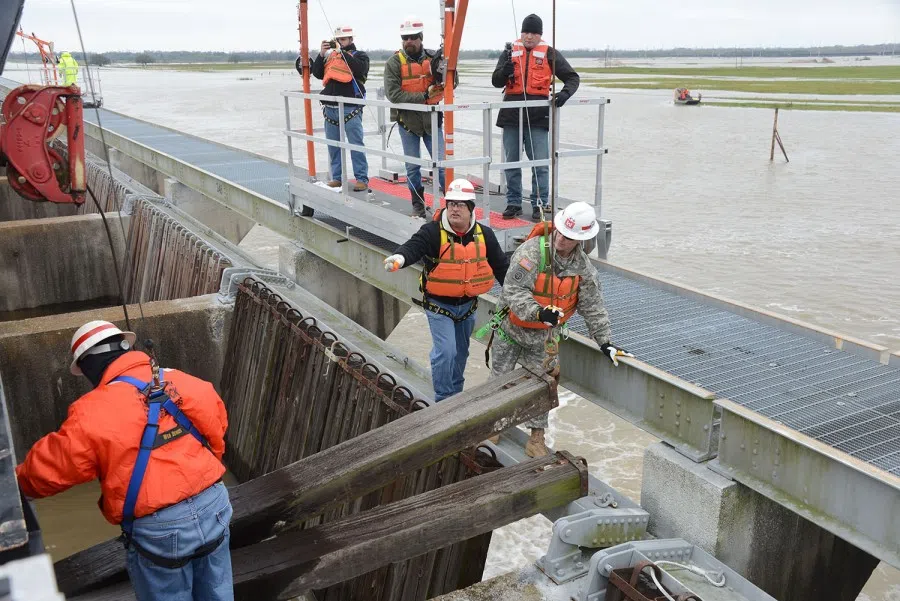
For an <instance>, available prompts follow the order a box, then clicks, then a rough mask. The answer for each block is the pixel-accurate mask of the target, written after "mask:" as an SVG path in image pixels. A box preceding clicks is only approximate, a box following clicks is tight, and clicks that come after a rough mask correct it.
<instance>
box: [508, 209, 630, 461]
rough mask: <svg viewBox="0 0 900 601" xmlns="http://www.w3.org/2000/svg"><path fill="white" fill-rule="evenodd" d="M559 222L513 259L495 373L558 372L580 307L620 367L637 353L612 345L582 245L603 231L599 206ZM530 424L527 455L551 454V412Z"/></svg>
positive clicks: (526, 244) (594, 335) (593, 272)
mask: <svg viewBox="0 0 900 601" xmlns="http://www.w3.org/2000/svg"><path fill="white" fill-rule="evenodd" d="M553 226H554V227H553V229H554V230H555V231H553V232H552V233H551V234H550V236H548V237H545V236H535V237H532V238H530V239H528V240H526V241H525V242H524V243H523V244H522V245H521V246H520V247H519V248H518V249H516V251H515V253H514V254H513V256H512V259H510V263H509V265H510V267H509V272H508V274H507V277H506V281H505V283H504V285H503V294H502V295H501V296H500V303H499V305H498V310H497V313H496V315H495V323H494V324H493V325H494V326H495V327H494V334H495V335H494V337H493V342H492V345H491V374H492V375H494V376H498V375H501V374H505V373H508V372H510V371H512V370H513V369H515V366H516V362H518V363H520V364H521V365H522V366H523V367H526V368H528V369H530V370H532V371H536V372H541V373H548V372H550V373H554V374H558V369H557V365H558V362H557V359H558V355H557V353H556V350H557V345H558V341H559V337H560V335H561V332H562V330H563V328H564V324H565V322H566V321H567V320H568V318H569V317H571V315H572V314H573V313H574V312H575V311H578V313H579V314H580V315H581V316H582V318H583V319H584V322H585V324H586V325H587V328H588V332H589V334H590V336H591V338H593V339H594V340H595V341H596V342H597V344H598V345H599V346H600V349H601V350H602V351H603V354H604V355H606V356H607V357H608V358H609V359H610V360H611V361H612V362H613V364H614V365H618V359H617V357H621V356H629V357H631V356H633V355H631V354H630V353H627V352H625V351H624V350H622V349H621V348H617V347H614V346H613V345H611V344H610V328H609V315H608V314H607V312H606V307H605V306H604V305H603V295H602V293H601V290H600V280H599V278H598V276H597V270H596V269H595V268H594V266H593V265H592V264H591V262H590V260H589V259H588V256H587V254H586V253H585V252H584V249H583V247H582V244H581V241H583V240H589V239H592V238H593V237H595V236H596V235H597V232H598V231H599V229H600V226H599V224H598V223H597V220H596V217H595V214H594V208H593V207H592V206H591V205H589V204H587V203H583V202H576V203H572V204H571V205H569V206H568V207H566V209H565V210H563V211H561V212H559V213H558V214H557V216H556V218H555V219H554V224H553ZM551 245H552V247H553V249H552V252H551V249H550V247H551ZM551 263H552V275H551V269H550V265H551ZM525 425H526V426H527V427H528V428H530V429H531V437H530V439H529V441H528V445H526V447H525V453H526V454H527V455H528V456H529V457H541V456H544V455H547V454H548V453H549V450H548V449H547V446H546V443H545V442H544V431H545V429H546V428H547V425H548V420H547V414H544V415H542V416H540V417H538V418H535V419H533V420H531V421H529V422H526V424H525Z"/></svg>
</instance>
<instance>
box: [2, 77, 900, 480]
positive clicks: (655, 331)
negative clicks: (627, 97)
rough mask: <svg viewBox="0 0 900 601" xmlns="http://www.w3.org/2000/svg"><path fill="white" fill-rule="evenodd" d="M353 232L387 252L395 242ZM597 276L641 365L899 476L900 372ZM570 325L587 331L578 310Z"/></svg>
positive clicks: (161, 142)
mask: <svg viewBox="0 0 900 601" xmlns="http://www.w3.org/2000/svg"><path fill="white" fill-rule="evenodd" d="M7 81H8V80H7ZM2 83H4V82H3V81H2V80H0V84H2ZM85 118H86V119H87V120H90V121H94V119H95V117H94V115H93V111H85ZM101 118H102V119H103V124H104V126H105V127H107V128H109V129H111V130H113V131H115V132H117V133H119V134H120V135H122V136H126V137H128V138H131V139H133V140H135V141H137V142H140V143H142V144H145V145H147V146H151V147H153V148H155V149H157V150H159V151H161V152H164V153H166V154H170V155H172V156H174V157H177V158H179V159H181V160H183V161H186V162H190V163H192V164H194V165H196V166H197V167H200V168H202V169H204V170H206V171H209V172H211V173H214V174H216V175H218V176H220V177H222V178H225V179H228V180H230V181H232V182H235V183H238V184H241V185H242V186H245V187H247V188H249V189H251V190H253V191H255V192H257V193H259V194H262V195H264V196H267V197H269V198H271V199H273V200H275V201H277V202H280V203H282V204H285V205H286V204H287V202H286V200H287V191H286V188H285V186H286V184H287V182H288V174H287V166H286V165H285V164H283V163H279V162H277V161H274V160H268V159H263V158H260V157H257V156H255V155H252V154H250V153H246V152H242V151H239V150H236V149H232V148H229V147H225V146H221V145H219V144H215V143H213V142H208V141H205V140H202V139H199V138H196V137H193V136H189V135H185V134H181V133H178V132H174V131H172V130H168V129H166V128H163V127H159V126H155V125H152V124H148V123H145V122H142V121H139V120H136V119H131V118H128V117H125V116H122V115H119V114H116V113H112V112H109V111H106V110H103V111H102V117H101ZM322 220H323V221H325V222H331V223H334V222H335V221H336V220H333V219H330V218H323V219H322ZM337 223H339V222H337ZM359 234H360V235H359V237H360V238H363V239H365V240H366V241H367V242H370V243H373V244H376V245H378V246H380V247H382V248H385V249H387V250H391V249H393V247H394V246H395V245H394V244H392V243H390V242H388V241H386V240H383V239H380V238H376V237H374V236H371V235H366V234H365V233H364V232H359ZM600 276H601V280H602V282H603V291H604V298H605V300H606V304H607V308H608V310H609V313H610V317H611V320H612V324H613V339H614V340H615V341H616V342H618V343H619V344H621V345H622V346H623V347H624V348H627V349H628V350H630V351H632V352H634V353H635V355H637V356H638V357H639V358H640V359H641V360H642V361H645V362H646V363H648V364H650V365H652V366H653V367H656V368H658V369H661V370H664V371H666V372H668V373H671V374H673V375H675V376H677V377H679V378H682V379H683V380H686V381H688V382H692V383H694V384H696V385H698V386H701V387H702V388H705V389H707V390H709V391H711V392H713V393H715V394H716V395H717V396H719V397H723V398H728V399H730V400H732V401H734V402H736V403H739V404H741V405H743V406H744V407H747V408H748V409H751V410H753V411H755V412H757V413H759V414H760V415H763V416H765V417H767V418H770V419H772V420H775V421H778V422H781V423H783V424H784V425H786V426H788V427H790V428H792V429H794V430H797V431H799V432H802V433H803V434H806V435H807V436H810V437H812V438H814V439H816V440H819V441H821V442H823V443H825V444H828V445H831V446H832V447H834V448H836V449H838V450H840V451H843V452H845V453H847V454H849V455H851V456H853V457H856V458H858V459H860V460H862V461H865V462H867V463H869V464H871V465H874V466H876V467H878V468H880V469H882V470H885V471H887V472H889V473H891V474H894V475H898V476H900V369H898V368H896V367H890V366H886V365H882V364H880V363H877V362H875V361H872V360H868V359H865V358H862V357H859V356H857V355H854V354H851V353H848V352H841V351H837V350H834V349H833V348H830V347H828V346H826V345H824V344H822V343H820V342H817V341H815V340H813V339H810V338H807V337H804V336H802V335H800V334H795V333H793V332H790V331H786V330H782V329H780V328H777V327H775V326H771V325H767V324H763V323H760V322H758V321H754V320H752V319H749V318H746V317H742V316H740V315H737V314H735V313H732V312H729V311H727V310H724V309H720V308H717V307H714V306H712V305H706V304H704V303H702V302H699V301H697V300H694V299H691V298H686V297H682V296H679V295H678V294H676V293H674V292H670V291H667V290H663V289H659V288H654V287H652V286H650V285H647V284H645V283H642V282H639V281H636V280H632V279H629V278H627V277H624V276H622V275H619V274H618V273H612V272H610V271H607V270H605V269H603V267H602V265H601V266H600ZM495 292H498V290H497V289H496V288H495ZM569 324H570V327H571V328H572V330H573V331H577V332H579V333H581V334H584V335H587V329H586V327H585V324H584V321H583V320H582V319H581V318H580V317H579V316H577V315H576V316H575V317H574V318H573V319H572V320H571V321H570V322H569Z"/></svg>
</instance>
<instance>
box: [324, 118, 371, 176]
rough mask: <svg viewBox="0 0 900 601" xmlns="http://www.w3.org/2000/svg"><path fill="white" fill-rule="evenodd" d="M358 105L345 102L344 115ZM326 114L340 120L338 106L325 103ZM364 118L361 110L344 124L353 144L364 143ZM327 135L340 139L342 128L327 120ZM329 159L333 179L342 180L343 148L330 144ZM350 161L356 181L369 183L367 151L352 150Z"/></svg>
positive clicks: (348, 137)
mask: <svg viewBox="0 0 900 601" xmlns="http://www.w3.org/2000/svg"><path fill="white" fill-rule="evenodd" d="M356 106H357V105H355V104H345V105H344V115H347V114H349V113H351V112H353V109H355V108H356ZM325 115H326V116H327V117H328V118H329V119H333V120H335V121H338V120H339V119H338V107H336V106H328V105H325ZM362 118H363V116H362V112H360V113H359V114H358V115H357V116H355V117H353V119H350V120H349V121H347V122H346V123H345V124H344V133H345V134H346V136H347V141H348V142H350V143H351V144H359V145H360V146H362V145H363V120H362ZM325 137H326V138H328V139H329V140H338V141H340V139H341V128H340V127H339V126H337V125H332V124H331V123H329V122H328V121H326V122H325ZM328 159H329V161H331V179H333V180H337V181H341V173H343V171H342V170H341V149H340V148H338V147H337V146H329V147H328ZM350 162H351V163H352V164H353V176H354V177H355V178H356V181H358V182H362V183H364V184H367V183H369V162H368V161H367V160H366V155H365V153H363V152H360V151H358V150H351V151H350Z"/></svg>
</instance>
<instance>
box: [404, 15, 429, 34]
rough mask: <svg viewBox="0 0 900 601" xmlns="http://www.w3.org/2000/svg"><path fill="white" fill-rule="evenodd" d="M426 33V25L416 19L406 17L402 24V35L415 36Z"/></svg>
mask: <svg viewBox="0 0 900 601" xmlns="http://www.w3.org/2000/svg"><path fill="white" fill-rule="evenodd" d="M423 31H425V23H423V22H422V20H421V19H417V18H416V17H406V20H405V21H403V23H401V24H400V35H415V34H417V33H422V32H423Z"/></svg>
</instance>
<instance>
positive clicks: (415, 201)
mask: <svg viewBox="0 0 900 601" xmlns="http://www.w3.org/2000/svg"><path fill="white" fill-rule="evenodd" d="M411 215H412V216H413V217H420V218H422V219H425V218H427V217H428V215H427V214H426V213H425V188H424V186H423V187H421V188H416V189H415V190H413V191H412V213H411Z"/></svg>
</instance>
